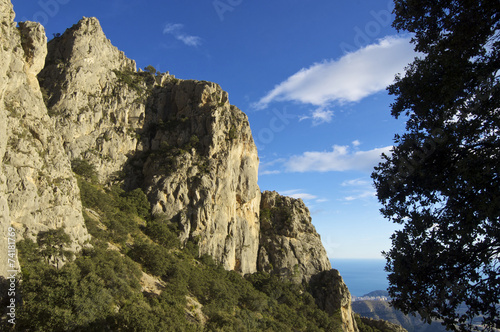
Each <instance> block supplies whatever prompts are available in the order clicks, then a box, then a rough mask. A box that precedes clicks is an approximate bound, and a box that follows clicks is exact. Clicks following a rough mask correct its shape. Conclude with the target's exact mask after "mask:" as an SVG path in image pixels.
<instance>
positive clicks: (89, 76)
mask: <svg viewBox="0 0 500 332" xmlns="http://www.w3.org/2000/svg"><path fill="white" fill-rule="evenodd" d="M135 67H136V65H135V62H134V61H132V60H130V59H128V58H126V57H125V55H124V53H123V52H121V51H119V50H118V49H117V48H116V47H114V46H113V45H112V44H111V42H110V41H109V40H108V39H107V38H106V36H105V35H104V32H103V31H102V29H101V26H100V24H99V21H98V20H97V19H95V18H83V19H82V20H80V21H79V22H78V23H77V24H75V25H74V26H73V27H71V28H70V29H67V30H66V32H65V33H64V34H63V35H62V36H60V37H58V38H54V39H53V40H51V41H50V43H49V44H48V56H47V59H46V63H45V68H44V69H43V71H42V72H41V73H40V75H39V79H40V82H41V84H42V87H43V89H44V91H45V92H46V99H47V101H48V104H49V111H50V115H51V117H52V118H53V119H54V120H55V126H56V129H57V131H58V132H59V133H60V134H61V135H62V139H63V141H64V147H65V150H66V153H67V154H68V156H69V158H70V159H71V160H73V159H77V158H82V159H86V160H88V161H89V162H91V163H92V164H93V165H94V166H96V169H97V172H98V176H99V178H100V179H101V180H107V179H109V178H110V177H111V176H112V175H114V174H116V172H119V171H120V170H121V169H122V167H123V165H124V164H125V162H126V161H127V158H128V157H127V156H128V155H129V154H130V153H133V152H135V149H136V147H137V135H136V131H135V130H136V129H137V128H140V127H142V124H143V120H144V113H145V99H146V89H145V86H144V84H142V85H141V84H140V83H139V82H134V81H133V79H134V78H133V75H134V73H135V71H136V68H135Z"/></svg>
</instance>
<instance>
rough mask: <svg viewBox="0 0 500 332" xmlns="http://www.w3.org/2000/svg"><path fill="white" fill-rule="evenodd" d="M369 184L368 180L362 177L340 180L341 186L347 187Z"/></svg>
mask: <svg viewBox="0 0 500 332" xmlns="http://www.w3.org/2000/svg"><path fill="white" fill-rule="evenodd" d="M368 185H370V182H369V181H367V180H364V179H353V180H346V181H344V182H342V187H348V186H368Z"/></svg>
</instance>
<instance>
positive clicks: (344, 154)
mask: <svg viewBox="0 0 500 332" xmlns="http://www.w3.org/2000/svg"><path fill="white" fill-rule="evenodd" d="M391 149H392V146H386V147H383V148H376V149H373V150H368V151H354V152H353V151H351V149H350V148H349V146H347V145H334V146H333V149H332V151H322V152H318V151H308V152H304V153H303V154H302V155H298V156H292V157H291V158H289V159H288V160H287V162H286V163H285V168H286V170H287V171H288V172H331V171H339V172H342V171H350V170H358V171H365V172H366V171H371V170H373V167H374V166H376V165H378V163H379V162H380V161H381V160H382V159H381V155H382V153H385V154H389V153H390V150H391Z"/></svg>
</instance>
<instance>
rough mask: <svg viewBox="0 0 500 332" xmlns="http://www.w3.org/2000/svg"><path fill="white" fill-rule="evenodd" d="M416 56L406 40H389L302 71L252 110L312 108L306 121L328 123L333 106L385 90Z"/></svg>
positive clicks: (394, 37)
mask: <svg viewBox="0 0 500 332" xmlns="http://www.w3.org/2000/svg"><path fill="white" fill-rule="evenodd" d="M416 55H417V54H416V53H415V52H414V51H413V45H412V44H410V38H409V37H397V36H388V37H385V38H383V39H381V40H379V41H378V42H377V43H375V44H371V45H368V46H366V47H364V48H362V49H360V50H358V51H356V52H352V53H348V54H346V55H344V56H343V57H341V58H340V59H338V60H329V61H326V60H325V61H323V62H320V63H315V64H313V65H312V66H310V67H309V68H303V69H301V70H300V71H298V72H297V73H295V74H294V75H292V76H290V77H289V78H288V79H286V80H285V81H283V82H281V83H280V84H278V85H276V86H275V87H274V89H272V90H271V91H270V92H268V93H267V94H266V95H265V96H264V97H262V98H261V99H260V100H259V101H258V102H257V103H255V104H254V106H255V107H256V108H258V109H264V108H266V107H267V106H268V105H269V104H270V103H271V102H279V101H295V102H300V103H304V104H311V105H314V106H317V107H318V109H317V110H316V111H313V113H312V115H311V116H310V117H308V118H311V119H312V120H313V121H316V122H317V123H319V122H321V121H323V122H329V121H330V120H331V117H332V114H333V113H332V112H331V111H330V110H328V109H329V107H331V106H332V104H333V103H340V104H342V103H346V102H357V101H360V100H361V99H363V98H365V97H367V96H369V95H372V94H374V93H377V92H379V91H382V90H384V89H385V88H386V87H387V86H388V85H389V84H391V83H392V82H393V81H394V77H395V75H396V74H398V73H403V72H404V68H405V66H407V65H408V64H409V63H410V62H412V61H413V59H414V57H415V56H416Z"/></svg>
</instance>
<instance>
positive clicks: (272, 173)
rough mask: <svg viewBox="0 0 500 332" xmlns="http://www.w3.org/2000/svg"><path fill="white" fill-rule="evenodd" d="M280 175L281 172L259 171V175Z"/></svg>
mask: <svg viewBox="0 0 500 332" xmlns="http://www.w3.org/2000/svg"><path fill="white" fill-rule="evenodd" d="M280 173H281V171H259V175H275V174H280Z"/></svg>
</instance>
